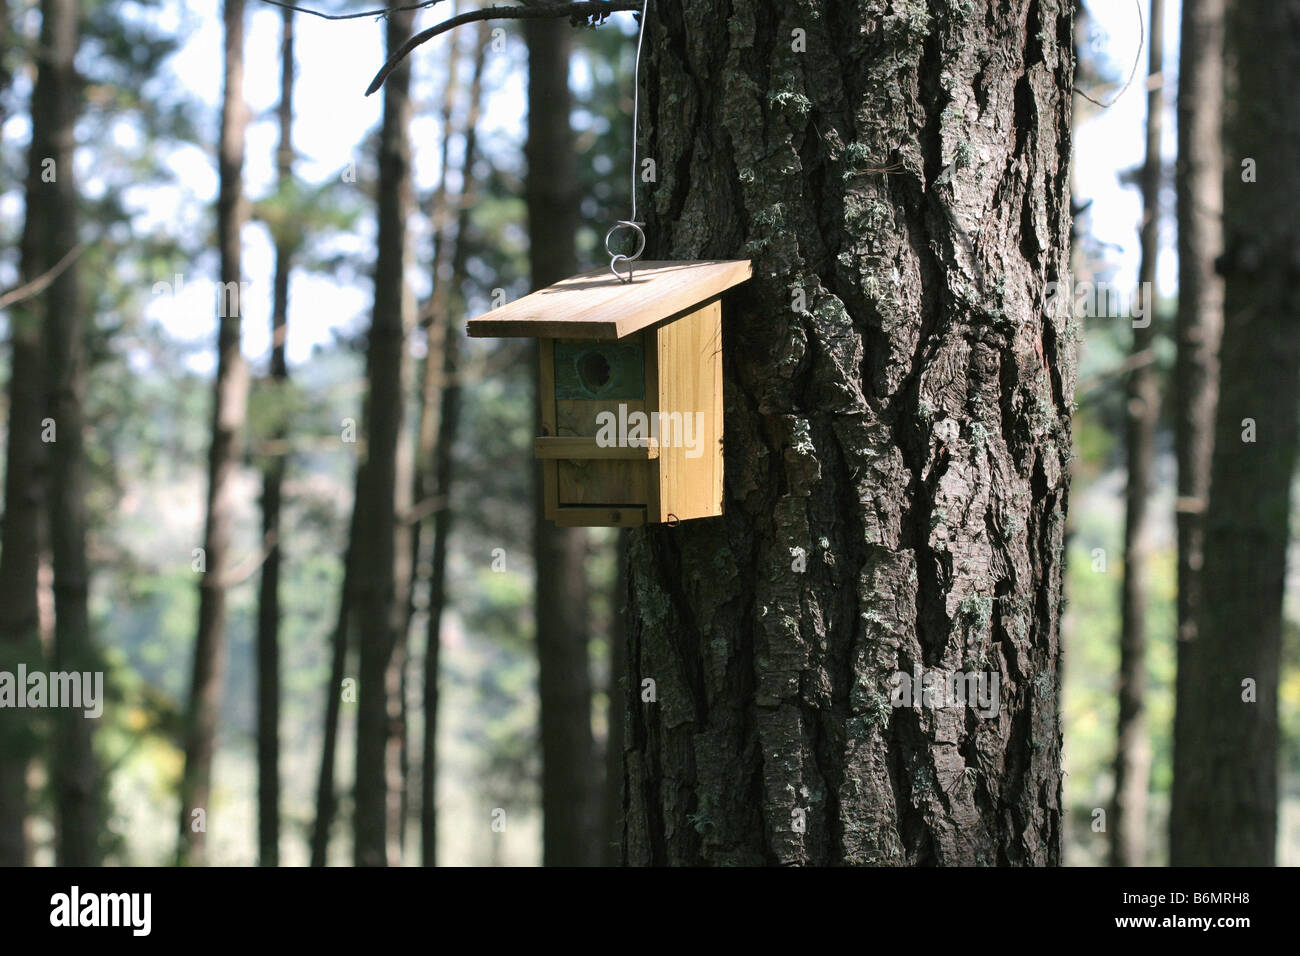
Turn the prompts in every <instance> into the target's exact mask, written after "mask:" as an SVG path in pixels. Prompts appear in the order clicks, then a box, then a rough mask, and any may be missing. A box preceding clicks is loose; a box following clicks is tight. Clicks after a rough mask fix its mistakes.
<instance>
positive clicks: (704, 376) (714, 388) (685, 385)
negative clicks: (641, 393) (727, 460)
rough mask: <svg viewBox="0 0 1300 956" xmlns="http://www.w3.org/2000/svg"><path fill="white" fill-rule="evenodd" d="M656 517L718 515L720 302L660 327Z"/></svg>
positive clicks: (666, 519) (720, 511) (719, 489)
mask: <svg viewBox="0 0 1300 956" xmlns="http://www.w3.org/2000/svg"><path fill="white" fill-rule="evenodd" d="M654 334H655V335H656V336H657V338H658V347H657V349H656V350H655V351H656V352H657V354H658V360H659V385H658V395H659V410H660V411H661V413H663V417H662V418H661V420H660V427H659V436H658V437H659V501H660V504H659V513H658V520H660V521H672V520H673V519H674V518H676V519H678V520H681V521H687V520H690V519H692V518H708V517H712V516H714V515H720V514H722V303H721V300H720V299H719V298H715V299H713V300H712V301H710V302H708V303H706V304H705V305H704V306H703V307H702V308H700V309H698V310H696V311H695V312H693V313H691V314H690V315H688V316H685V317H683V318H681V319H678V320H677V321H675V322H669V323H667V324H665V325H662V326H660V327H659V328H657V329H656V330H655V332H654Z"/></svg>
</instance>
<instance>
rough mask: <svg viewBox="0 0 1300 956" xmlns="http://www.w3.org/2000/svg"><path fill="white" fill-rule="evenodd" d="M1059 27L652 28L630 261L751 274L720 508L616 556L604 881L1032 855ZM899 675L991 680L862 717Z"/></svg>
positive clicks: (796, 22)
mask: <svg viewBox="0 0 1300 956" xmlns="http://www.w3.org/2000/svg"><path fill="white" fill-rule="evenodd" d="M1071 29H1072V4H1071V3H1070V2H1068V0H1012V2H1009V3H1008V2H993V0H947V2H943V0H931V2H929V3H919V2H899V0H859V2H856V3H842V4H840V3H837V4H830V5H825V4H819V3H815V2H794V3H790V4H782V5H769V4H761V3H757V2H754V0H730V2H728V3H723V2H721V0H698V2H693V3H691V4H689V5H684V6H677V5H668V4H665V5H656V9H655V10H654V11H652V13H651V16H650V20H649V23H648V26H647V35H646V41H645V42H646V51H647V55H646V61H645V64H644V65H643V80H642V82H643V83H644V90H643V97H644V98H643V105H644V107H645V110H644V114H643V115H644V116H645V117H646V129H645V130H644V131H643V132H644V133H645V137H646V141H645V143H644V145H643V149H644V150H645V152H646V155H649V156H652V157H653V158H655V160H656V164H657V167H658V169H659V170H660V171H661V175H660V181H659V182H658V183H657V184H655V185H653V186H652V187H650V188H649V191H648V193H647V194H646V197H645V198H646V204H647V206H648V207H649V213H648V216H647V218H648V227H647V232H648V234H649V236H650V242H651V253H652V254H653V255H654V256H655V257H656V258H672V259H677V258H680V259H691V258H740V257H748V258H751V259H752V260H753V266H754V277H753V279H752V280H751V281H750V282H749V283H747V284H746V285H745V286H743V287H741V289H740V290H739V292H738V294H736V295H735V296H734V297H732V298H731V299H730V300H729V301H728V303H727V309H726V312H725V315H724V328H723V349H724V353H723V354H724V357H723V362H724V370H725V381H726V387H725V392H724V406H725V416H726V441H725V454H726V469H727V479H726V493H725V509H726V514H725V515H724V516H723V517H721V518H715V519H707V520H703V521H696V522H687V523H685V524H683V525H682V526H680V527H678V528H675V529H662V528H656V529H648V530H646V531H645V532H642V533H640V534H637V535H636V536H635V540H634V541H633V543H632V546H631V550H630V587H629V590H630V594H629V610H630V616H631V620H632V626H631V634H630V640H629V646H628V655H629V656H628V668H629V680H628V682H627V684H628V687H629V699H628V706H629V708H630V709H629V717H630V723H629V725H628V736H627V743H626V746H627V761H626V778H625V806H624V809H625V821H626V822H625V848H624V855H625V860H626V862H628V863H631V864H705V865H745V864H945V865H950V864H971V865H979V864H990V865H997V864H1051V863H1057V862H1059V859H1060V837H1061V812H1062V810H1061V799H1060V787H1061V778H1060V730H1059V720H1058V707H1057V700H1056V689H1057V664H1058V655H1059V624H1060V608H1061V577H1062V561H1063V553H1062V549H1063V533H1064V514H1065V507H1066V494H1067V482H1068V460H1069V448H1070V437H1069V436H1070V413H1071V404H1070V399H1071V395H1072V392H1073V379H1074V356H1073V348H1074V342H1073V339H1072V337H1071V336H1070V335H1068V334H1066V327H1065V323H1066V321H1067V319H1066V318H1065V317H1060V316H1056V315H1052V314H1048V310H1047V309H1045V308H1044V304H1043V303H1044V288H1045V286H1046V284H1047V283H1049V282H1063V281H1065V279H1066V278H1067V277H1066V269H1067V264H1068V261H1069V259H1068V252H1069V249H1068V244H1069V233H1070V218H1069V217H1070V210H1069V195H1068V161H1069V129H1070V124H1069V119H1070V117H1069V110H1070V90H1071V86H1072V80H1073V62H1072V58H1071V57H1072V53H1071ZM796 30H802V31H804V34H803V37H804V43H805V44H806V50H805V51H803V52H800V51H799V50H797V49H796V47H797V46H798V45H799V44H796V43H792V37H793V36H794V31H796ZM800 304H802V306H803V307H802V308H801V309H799V308H795V307H794V306H797V305H800ZM916 668H923V669H931V668H932V669H936V670H939V671H943V672H945V673H952V672H955V671H962V670H968V671H969V670H981V671H987V672H989V673H995V674H997V676H998V680H999V685H998V686H999V694H1000V699H999V702H998V709H997V713H996V715H994V716H991V717H987V718H986V717H982V716H980V715H979V714H978V713H977V712H975V711H974V710H973V709H972V708H969V707H964V708H940V707H930V708H927V707H922V706H917V707H897V708H896V707H893V706H891V703H890V697H889V681H890V678H891V675H892V674H894V672H896V671H912V670H913V669H916ZM645 677H652V678H654V679H655V680H656V682H657V687H658V695H657V700H656V701H655V702H653V703H646V702H643V701H642V700H641V699H640V697H639V695H638V693H637V688H639V686H640V681H641V679H642V678H645Z"/></svg>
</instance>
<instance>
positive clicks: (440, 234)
mask: <svg viewBox="0 0 1300 956" xmlns="http://www.w3.org/2000/svg"><path fill="white" fill-rule="evenodd" d="M454 12H455V7H454V6H453V7H452V9H451V10H449V11H448V15H451V14H452V13H454ZM459 67H460V54H459V52H458V51H457V49H456V44H455V41H454V40H453V41H452V42H451V43H450V45H449V51H448V54H447V79H446V83H445V84H444V86H443V90H442V113H441V116H440V117H439V125H440V128H441V130H442V155H441V157H440V161H439V164H438V185H437V186H436V187H434V190H433V197H432V199H431V200H430V202H429V219H430V221H431V222H432V223H433V263H432V267H431V268H430V270H429V271H430V276H431V279H432V282H433V294H432V295H431V296H430V298H429V302H428V304H427V306H426V308H425V312H424V314H423V315H421V316H420V326H421V327H422V329H423V330H424V346H425V347H424V359H423V360H422V361H421V362H420V405H419V408H418V421H417V425H416V447H415V491H414V494H413V495H412V498H413V500H414V502H415V508H416V510H417V512H419V513H420V515H421V516H422V517H421V518H420V520H418V521H416V522H415V524H414V525H412V526H411V559H412V563H411V567H412V568H414V569H418V568H419V567H420V552H421V549H422V548H423V546H424V538H425V534H424V529H425V526H426V525H431V524H432V521H431V520H429V519H427V518H425V517H423V515H424V514H425V512H426V509H432V508H433V507H435V506H434V505H432V504H430V499H431V497H432V496H433V495H434V493H435V490H434V489H435V483H436V481H437V477H436V472H437V461H436V459H437V454H438V442H439V428H438V426H439V420H440V418H441V401H442V392H443V380H442V367H443V342H444V340H445V338H446V334H447V330H448V322H447V319H446V316H445V315H440V314H439V313H438V312H437V310H436V304H437V303H436V300H437V299H438V298H439V296H440V294H441V293H442V292H443V290H444V288H445V286H446V284H447V283H448V282H449V281H451V276H450V275H448V274H447V273H448V271H449V270H450V268H451V254H450V248H449V247H450V246H451V221H452V215H451V212H452V211H451V208H450V203H449V201H448V193H447V179H448V173H449V172H450V166H451V141H452V121H453V118H454V114H455V106H456V99H457V97H458V96H459V82H458V74H459ZM466 172H468V170H467V171H466ZM442 298H444V299H445V298H446V296H445V295H442ZM432 565H433V562H432V561H430V579H429V589H428V592H427V594H428V597H427V600H426V605H425V607H426V610H427V612H428V615H429V620H428V621H427V623H426V627H425V635H426V643H425V652H424V691H423V693H424V698H423V701H422V707H423V711H424V735H423V738H422V742H421V760H420V861H421V863H422V864H423V865H424V866H436V865H437V832H438V815H437V807H436V806H435V799H436V792H437V759H438V755H437V734H438V726H437V724H438V716H437V711H438V649H439V648H438V628H439V627H440V626H441V614H442V608H441V606H439V607H438V608H437V614H438V616H439V622H438V625H436V626H435V624H434V622H433V620H432V615H433V614H434V613H435V609H434V603H433V601H434V591H435V589H436V587H437V585H436V583H435V582H434V580H433V576H432V575H433V571H432ZM411 595H412V601H411V604H410V607H409V612H408V614H407V619H408V622H409V620H410V619H411V618H412V617H413V616H414V612H415V605H414V595H415V589H414V588H412V589H411ZM408 627H409V623H408Z"/></svg>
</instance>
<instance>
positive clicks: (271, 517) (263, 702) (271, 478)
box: [257, 7, 294, 866]
mask: <svg viewBox="0 0 1300 956" xmlns="http://www.w3.org/2000/svg"><path fill="white" fill-rule="evenodd" d="M281 13H282V18H281V31H280V106H279V109H278V110H277V113H278V117H279V121H280V143H279V146H278V147H277V149H276V155H275V165H276V181H277V183H278V184H279V187H280V189H281V190H283V189H284V188H285V187H286V186H287V185H288V184H289V181H290V177H291V176H292V175H293V69H294V63H293V11H292V10H290V9H288V8H287V7H286V8H284V9H283V10H282V11H281ZM292 258H293V242H292V240H291V239H290V238H289V237H288V236H284V235H282V236H280V237H279V239H278V240H277V242H276V246H275V289H274V292H273V296H274V301H273V302H272V304H271V370H270V371H271V383H272V386H273V387H274V388H275V390H276V394H281V393H282V392H283V390H284V389H285V387H286V386H287V385H288V382H289V365H288V362H287V360H286V358H285V342H286V341H287V339H288V337H289V270H290V262H291V260H292ZM276 422H277V424H276V427H275V430H274V433H273V435H272V436H271V437H272V440H273V442H274V444H275V446H276V447H275V448H273V449H272V454H271V456H270V458H269V459H268V461H267V463H266V467H265V470H264V472H263V474H262V547H263V548H265V549H266V560H265V561H264V562H263V564H262V577H261V581H260V587H259V591H258V596H257V846H258V860H259V862H260V863H261V865H262V866H279V865H280V498H281V488H282V487H283V485H284V469H285V456H286V455H287V452H285V451H283V450H282V449H284V448H285V447H287V444H288V439H289V430H288V427H287V425H286V424H285V422H284V421H283V420H282V418H281V416H280V413H279V412H278V411H277V413H276Z"/></svg>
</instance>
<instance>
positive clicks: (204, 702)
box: [177, 0, 248, 864]
mask: <svg viewBox="0 0 1300 956" xmlns="http://www.w3.org/2000/svg"><path fill="white" fill-rule="evenodd" d="M224 17H225V67H226V83H225V92H224V95H223V99H222V104H221V141H220V144H219V146H218V151H217V165H218V169H219V172H220V192H219V194H218V197H217V243H218V245H219V247H220V252H221V284H222V287H223V288H222V290H221V294H219V295H218V297H217V304H218V309H217V312H218V320H217V321H218V323H219V331H218V333H217V378H216V382H215V384H214V386H213V399H212V448H211V452H210V455H209V459H208V500H207V522H206V525H205V528H204V533H203V554H204V561H205V568H206V570H205V571H204V572H203V576H202V578H200V580H199V626H198V639H197V641H196V642H195V646H194V669H193V678H192V681H191V684H190V701H189V712H188V715H187V719H186V727H185V771H184V776H183V777H182V779H181V819H180V846H179V848H178V850H177V854H178V857H179V861H180V862H181V863H192V864H201V863H203V862H204V844H205V833H206V824H207V816H208V811H209V809H210V808H209V806H208V803H209V798H210V796H211V792H212V757H213V752H214V750H215V746H216V734H217V719H218V716H219V712H220V709H221V692H222V684H223V683H224V680H225V664H226V588H227V587H228V584H229V582H228V581H227V577H228V575H229V568H230V534H231V521H232V508H233V505H234V501H233V499H232V495H233V494H234V487H233V486H234V478H235V471H236V469H237V468H238V466H239V459H240V454H241V451H242V449H241V447H240V443H241V438H242V432H243V426H244V418H245V410H246V407H247V404H248V368H247V366H246V365H245V363H244V356H243V354H242V353H241V352H240V350H239V331H240V317H241V314H242V309H243V303H242V302H241V301H240V295H239V292H238V289H239V282H240V278H241V269H240V237H239V233H240V227H241V226H242V225H243V222H244V217H245V210H244V197H243V167H244V126H245V123H246V110H245V106H244V0H226V2H225V7H224ZM195 810H202V811H203V814H202V817H201V818H199V817H198V816H196V815H195V814H194V811H195Z"/></svg>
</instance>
